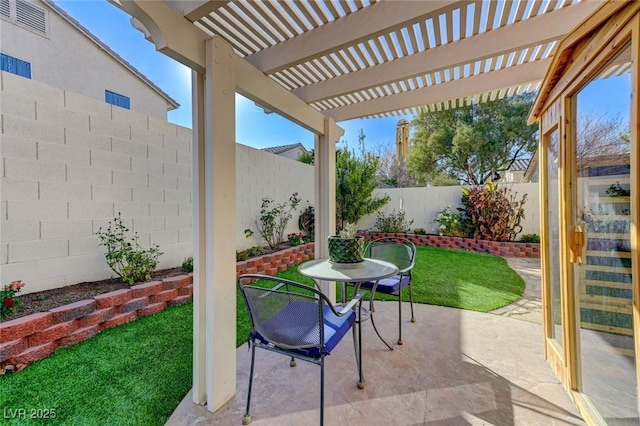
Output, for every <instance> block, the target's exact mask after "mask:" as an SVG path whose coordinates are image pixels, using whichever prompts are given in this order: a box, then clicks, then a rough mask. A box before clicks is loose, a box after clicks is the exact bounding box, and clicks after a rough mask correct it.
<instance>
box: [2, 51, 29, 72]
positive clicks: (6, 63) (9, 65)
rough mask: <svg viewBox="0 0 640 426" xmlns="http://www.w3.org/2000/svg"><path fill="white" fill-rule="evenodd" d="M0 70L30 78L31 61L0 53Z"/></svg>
mask: <svg viewBox="0 0 640 426" xmlns="http://www.w3.org/2000/svg"><path fill="white" fill-rule="evenodd" d="M0 70H2V71H6V72H10V73H11V74H16V75H19V76H22V77H26V78H31V63H29V62H27V61H23V60H21V59H18V58H14V57H13V56H10V55H6V54H4V53H0Z"/></svg>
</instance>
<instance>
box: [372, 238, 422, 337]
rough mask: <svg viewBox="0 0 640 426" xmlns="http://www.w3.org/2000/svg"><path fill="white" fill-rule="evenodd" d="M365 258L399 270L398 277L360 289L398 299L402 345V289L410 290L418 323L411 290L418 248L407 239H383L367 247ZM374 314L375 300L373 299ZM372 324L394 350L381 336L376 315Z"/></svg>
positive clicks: (399, 332)
mask: <svg viewBox="0 0 640 426" xmlns="http://www.w3.org/2000/svg"><path fill="white" fill-rule="evenodd" d="M365 257H369V258H372V259H379V260H384V261H386V262H389V263H392V264H394V265H396V266H397V267H398V269H399V272H398V274H397V275H394V276H393V277H389V278H385V279H382V280H380V281H377V282H374V281H368V282H364V283H362V284H361V286H360V288H361V289H362V288H364V289H368V290H373V291H372V293H383V294H387V295H391V296H395V297H397V298H398V345H402V344H403V342H402V289H404V288H405V287H408V288H409V304H410V306H411V322H416V319H415V316H414V315H413V290H412V288H411V274H412V270H413V267H414V265H415V261H416V246H415V244H413V243H412V242H411V241H409V240H408V239H406V238H400V237H383V238H378V239H375V240H372V241H370V242H369V244H367V246H366V247H365ZM371 310H372V312H373V310H374V307H373V298H372V299H371ZM371 324H372V325H373V328H374V330H375V332H376V333H377V334H378V336H379V337H380V339H381V340H382V341H383V342H384V344H385V345H387V347H388V348H389V349H392V350H393V348H392V347H391V346H390V345H389V344H388V343H387V342H386V341H385V340H384V339H383V338H382V336H380V333H379V332H378V329H377V327H376V323H375V321H374V315H373V314H372V315H371Z"/></svg>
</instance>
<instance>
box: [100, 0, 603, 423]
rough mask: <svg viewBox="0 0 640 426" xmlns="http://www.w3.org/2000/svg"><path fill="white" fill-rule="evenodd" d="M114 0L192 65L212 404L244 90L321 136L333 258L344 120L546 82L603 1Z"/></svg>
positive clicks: (198, 296)
mask: <svg viewBox="0 0 640 426" xmlns="http://www.w3.org/2000/svg"><path fill="white" fill-rule="evenodd" d="M110 1H111V2H112V3H114V4H115V5H116V6H118V7H120V8H121V9H123V10H124V11H126V12H127V13H129V14H130V15H131V16H132V17H133V19H132V23H133V25H134V26H136V27H137V28H139V29H141V30H142V31H143V32H144V33H145V36H146V37H147V38H148V39H149V40H150V41H151V42H153V43H154V44H155V46H156V48H157V49H158V50H159V51H161V52H163V53H165V54H166V55H168V56H170V57H172V58H174V59H175V60H177V61H179V62H181V63H183V64H185V65H187V66H188V67H190V68H191V69H192V70H193V78H192V81H193V85H192V87H193V135H194V136H193V176H194V191H193V193H194V199H193V204H194V223H193V229H194V258H195V259H196V262H195V265H196V269H195V270H194V371H193V376H194V377H193V398H194V403H198V404H202V403H205V402H206V403H207V407H208V409H209V410H211V411H215V410H217V409H218V408H219V407H220V406H221V405H222V404H224V403H225V402H226V401H228V400H229V399H230V398H231V397H232V396H233V395H234V393H235V390H236V377H235V374H236V373H235V372H236V351H235V326H234V324H235V308H236V306H235V300H236V287H235V279H236V270H235V253H234V251H235V247H234V244H233V243H230V242H233V241H235V225H236V222H235V217H236V197H235V190H236V189H235V175H236V172H235V93H236V92H237V93H240V94H242V95H244V96H245V97H247V98H249V99H251V100H253V101H254V102H256V103H257V104H258V105H260V106H261V107H263V108H265V109H266V110H269V111H273V112H277V113H279V114H281V115H282V116H284V117H286V118H288V119H289V120H291V121H293V122H295V123H297V124H299V125H301V126H303V127H305V128H306V129H308V130H310V131H311V132H313V133H314V134H315V135H316V139H315V158H316V161H315V164H316V165H315V181H316V196H315V206H316V231H315V232H316V235H315V237H316V238H315V240H316V257H324V256H326V255H327V246H326V237H327V236H328V235H331V234H333V233H334V232H335V214H334V213H335V142H336V141H337V140H338V138H339V137H340V136H341V134H342V130H341V129H340V128H339V127H338V126H337V125H336V123H337V122H340V121H343V120H348V119H353V118H360V117H371V118H375V117H385V116H392V115H399V114H416V113H418V112H420V111H426V110H430V111H434V110H440V109H443V108H455V107H457V106H462V105H466V104H470V103H475V102H484V101H488V100H495V99H498V98H503V97H505V96H511V95H513V94H517V93H522V92H523V91H533V90H536V89H537V87H538V86H539V84H540V81H541V80H542V78H543V77H544V75H545V72H546V71H547V68H548V67H549V65H550V63H551V60H552V57H553V55H554V53H555V50H556V46H557V43H558V40H560V39H561V38H563V37H564V36H565V35H566V34H568V33H569V32H570V31H571V30H572V29H573V28H574V27H575V26H577V25H578V24H579V23H580V22H581V21H583V20H584V19H585V18H586V17H587V16H589V15H590V14H591V13H592V12H594V11H595V10H596V9H597V8H598V7H600V6H601V5H602V4H603V3H604V2H601V1H583V2H581V1H578V0H505V1H489V0H476V1H400V0H395V1H392V0H386V1H375V0H315V1H314V0H301V1H284V0H277V1H273V0H272V1H258V0H253V1H251V0H234V1H227V0H182V1H180V0H164V1H144V0H110ZM329 289H330V286H328V285H327V286H326V287H325V290H326V292H327V293H329V294H331V292H330V291H329ZM333 296H335V295H333Z"/></svg>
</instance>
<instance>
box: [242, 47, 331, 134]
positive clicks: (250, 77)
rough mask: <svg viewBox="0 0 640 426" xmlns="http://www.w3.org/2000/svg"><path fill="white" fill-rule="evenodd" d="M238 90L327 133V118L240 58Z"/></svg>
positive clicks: (314, 130)
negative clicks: (325, 121)
mask: <svg viewBox="0 0 640 426" xmlns="http://www.w3.org/2000/svg"><path fill="white" fill-rule="evenodd" d="M236 91H237V92H238V93H240V94H241V95H243V96H245V97H247V98H249V99H251V100H252V101H254V102H256V103H257V104H258V105H260V106H261V107H263V108H266V109H268V110H270V111H275V112H277V113H278V114H280V115H282V116H283V117H285V118H287V119H288V120H291V121H293V122H294V123H297V124H299V125H300V126H302V127H304V128H305V129H307V130H309V131H311V132H313V133H315V134H317V135H321V134H324V131H325V126H324V120H325V116H324V115H322V114H321V113H320V112H318V111H316V110H315V109H313V108H311V107H310V106H309V105H307V103H306V102H304V101H302V100H301V99H300V98H298V97H297V96H295V95H294V94H292V93H291V92H289V91H287V90H285V89H284V88H283V87H282V86H280V85H279V84H277V83H276V82H275V81H273V80H271V79H270V78H269V77H267V76H266V75H264V73H262V72H261V71H260V70H258V69H257V68H256V67H254V66H253V65H251V64H249V63H248V62H247V61H245V60H243V59H240V58H237V60H236Z"/></svg>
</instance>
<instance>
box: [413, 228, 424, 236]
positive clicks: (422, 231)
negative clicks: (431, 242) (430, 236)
mask: <svg viewBox="0 0 640 426" xmlns="http://www.w3.org/2000/svg"><path fill="white" fill-rule="evenodd" d="M413 233H414V234H416V235H427V230H426V229H424V228H416V229H414V230H413Z"/></svg>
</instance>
